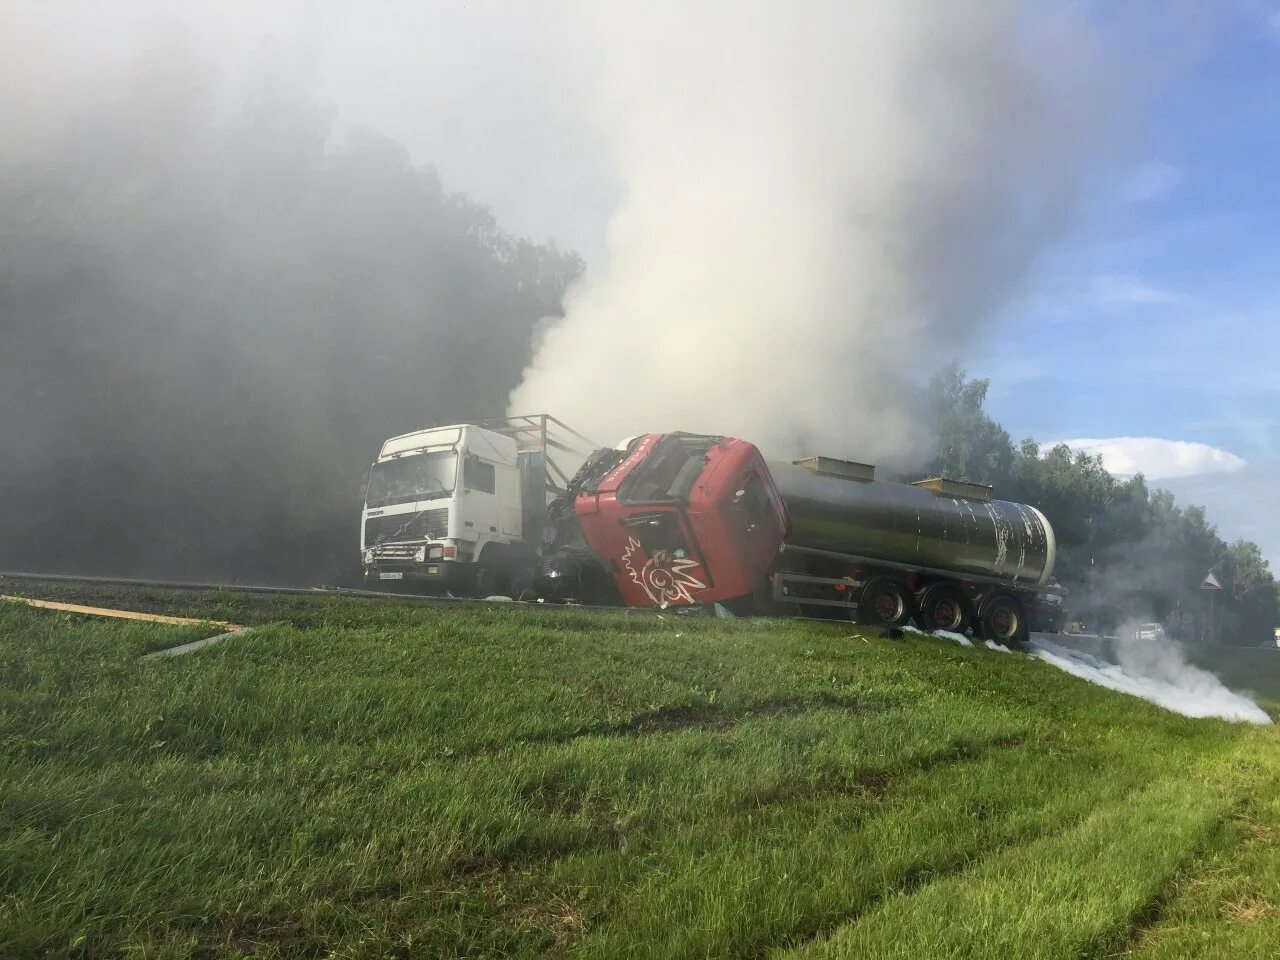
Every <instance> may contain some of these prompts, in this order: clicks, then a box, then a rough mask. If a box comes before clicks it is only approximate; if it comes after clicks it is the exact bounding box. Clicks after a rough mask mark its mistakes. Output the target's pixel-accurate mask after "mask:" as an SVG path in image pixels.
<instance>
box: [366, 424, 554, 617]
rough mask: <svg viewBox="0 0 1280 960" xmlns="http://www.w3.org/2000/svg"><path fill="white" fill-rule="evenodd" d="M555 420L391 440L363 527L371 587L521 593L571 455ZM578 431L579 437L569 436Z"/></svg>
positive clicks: (377, 466) (377, 465) (376, 469)
mask: <svg viewBox="0 0 1280 960" xmlns="http://www.w3.org/2000/svg"><path fill="white" fill-rule="evenodd" d="M548 424H550V425H552V427H553V428H555V427H560V428H563V430H566V431H567V430H568V428H565V427H563V425H562V424H560V423H559V421H556V420H555V419H554V418H552V417H547V416H545V415H539V416H537V417H516V418H511V419H508V420H495V421H485V422H482V423H474V424H473V423H462V424H453V425H451V426H444V427H431V428H428V429H425V430H416V431H414V432H413V433H406V434H403V435H401V436H398V437H392V438H391V439H390V440H387V441H386V442H385V443H384V444H383V445H382V449H381V450H380V451H379V453H378V458H377V460H375V461H374V463H373V466H372V467H370V469H369V482H368V485H367V487H366V492H365V502H364V509H363V512H362V517H361V523H360V551H361V561H362V566H363V568H364V578H365V582H366V583H367V584H368V585H369V586H371V587H375V588H376V587H379V586H388V585H391V584H394V583H396V582H400V583H405V584H406V585H412V586H416V587H418V588H425V589H427V590H428V591H429V592H448V593H452V594H455V595H480V596H486V595H489V594H504V595H514V594H516V593H518V592H519V590H518V587H519V585H520V584H521V583H522V582H523V580H524V579H525V577H526V575H531V572H532V570H533V569H534V568H535V567H536V564H537V561H538V556H539V552H540V548H541V541H542V516H543V513H544V511H545V508H546V504H547V494H548V492H549V491H550V492H554V491H556V490H557V489H559V488H558V486H557V485H556V484H555V483H554V482H552V480H551V478H552V476H553V474H554V475H556V476H559V475H561V473H562V471H561V470H560V468H559V467H557V465H556V464H555V463H554V462H553V461H552V460H551V459H550V458H549V457H548V456H547V452H548V449H549V448H551V447H556V448H561V449H567V448H565V447H564V446H563V445H562V444H558V443H557V442H556V441H555V440H554V437H553V438H551V439H549V438H548V433H547V431H548ZM569 432H570V433H572V431H569Z"/></svg>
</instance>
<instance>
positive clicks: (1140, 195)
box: [1120, 160, 1186, 203]
mask: <svg viewBox="0 0 1280 960" xmlns="http://www.w3.org/2000/svg"><path fill="white" fill-rule="evenodd" d="M1184 179H1186V175H1185V174H1184V173H1183V172H1182V168H1181V167H1176V166H1174V165H1173V164H1171V163H1165V162H1164V161H1162V160H1153V161H1151V162H1150V163H1144V164H1143V165H1142V166H1140V167H1138V169H1136V170H1134V171H1133V173H1131V174H1130V175H1129V177H1128V178H1127V179H1126V180H1125V181H1124V182H1123V183H1121V184H1120V199H1121V200H1123V201H1124V202H1125V203H1156V202H1158V201H1160V200H1164V199H1165V198H1166V197H1168V196H1169V194H1171V193H1173V191H1174V190H1176V189H1177V188H1178V186H1179V185H1180V184H1181V183H1182V181H1183V180H1184Z"/></svg>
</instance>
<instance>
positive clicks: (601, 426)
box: [511, 0, 1122, 465]
mask: <svg viewBox="0 0 1280 960" xmlns="http://www.w3.org/2000/svg"><path fill="white" fill-rule="evenodd" d="M1072 9H1073V6H1072V5H1066V4H1058V5H1054V4H1052V3H1047V4H1036V5H1032V7H1031V8H1030V9H1028V6H1027V5H1026V4H1022V3H1017V2H1013V0H990V2H985V3H981V4H939V3H935V2H929V0H899V2H896V3H892V4H886V3H879V2H876V0H826V2H809V3H804V2H801V3H793V4H778V3H774V2H772V0H745V2H737V3H733V4H727V3H712V2H705V0H694V2H687V0H682V2H679V3H677V2H674V0H658V2H653V3H648V4H640V5H636V4H627V5H625V6H623V5H616V4H590V5H589V6H588V7H587V9H586V11H585V12H586V14H587V16H589V17H590V18H591V20H592V23H593V24H594V27H595V31H594V35H595V37H596V38H597V40H598V43H599V47H600V49H599V50H598V51H596V52H597V53H598V55H599V56H598V59H599V63H600V64H601V67H600V69H601V71H602V74H603V76H602V79H601V83H600V85H599V88H598V89H597V90H595V91H593V94H594V96H595V98H596V99H595V100H594V101H593V110H594V114H593V116H594V117H595V119H596V121H597V122H598V124H599V125H600V127H601V129H602V131H603V133H604V135H605V137H606V139H607V140H608V142H609V143H610V145H611V148H612V153H613V157H614V161H615V165H616V170H617V175H618V178H619V181H620V183H621V185H622V191H623V195H622V199H621V202H620V205H619V207H618V208H617V210H616V213H615V215H614V217H613V219H612V221H611V224H610V227H609V233H608V254H609V260H608V263H607V265H605V267H604V269H603V271H597V272H596V273H595V274H594V276H593V277H592V278H591V279H590V280H588V281H585V282H583V283H581V284H580V285H579V286H578V287H577V288H575V289H574V290H573V291H572V292H571V295H570V297H569V299H568V302H567V316H566V317H565V318H564V319H563V321H561V322H558V323H555V324H553V325H551V326H550V328H549V329H548V330H547V331H546V333H545V335H544V337H543V339H542V342H541V344H540V349H538V351H537V352H536V354H535V358H534V360H533V362H532V363H531V365H530V367H529V368H528V369H527V370H526V372H525V378H524V381H523V383H522V384H521V385H520V386H519V387H518V388H517V389H516V390H515V391H514V392H513V394H512V397H511V409H512V410H513V411H514V412H527V411H530V410H543V409H545V410H548V411H551V412H553V413H555V414H557V415H558V416H562V417H564V418H566V419H568V420H571V421H572V422H573V423H574V425H575V426H580V427H582V428H583V429H584V430H585V432H587V433H588V435H591V436H595V437H598V438H601V439H612V438H615V437H618V436H623V435H627V434H634V433H637V432H645V431H662V430H669V429H677V428H678V429H688V430H695V431H706V432H715V433H726V434H737V435H740V436H744V437H747V438H749V439H751V440H753V441H755V442H757V443H759V444H760V445H762V446H764V447H765V448H766V449H768V450H770V451H772V452H775V453H777V454H785V453H790V452H795V451H797V449H798V448H800V447H802V446H803V447H807V448H809V449H808V450H807V452H817V451H816V449H814V448H815V447H817V446H819V445H821V448H822V452H829V453H832V454H835V455H839V454H841V453H843V454H848V455H856V456H857V457H858V458H859V459H863V460H869V461H873V462H879V463H890V464H895V463H896V464H902V465H905V464H909V463H911V462H912V461H914V460H916V459H918V458H919V457H921V456H922V455H924V454H926V453H927V452H928V451H927V450H926V449H924V448H925V446H926V445H927V438H928V437H929V435H930V433H931V431H930V430H929V429H928V428H927V427H926V425H925V424H923V423H922V422H920V414H919V412H918V410H917V404H916V402H915V401H914V400H913V399H912V398H913V397H914V396H915V394H916V391H915V389H914V384H915V383H917V382H918V381H919V380H921V379H922V378H924V377H927V376H928V375H929V374H930V373H931V372H932V371H933V370H935V369H937V368H938V367H939V366H941V365H942V364H943V363H945V362H946V361H947V360H949V359H950V358H951V357H952V356H954V355H955V354H956V353H957V351H958V350H959V348H960V347H961V345H962V344H964V343H965V342H967V341H972V340H973V339H974V337H975V335H976V334H978V333H979V332H980V331H981V329H982V328H983V327H984V326H985V325H986V324H987V323H989V322H990V321H991V320H992V319H993V318H994V317H995V316H996V315H997V314H998V312H999V310H1000V309H1001V307H1002V306H1004V305H1005V304H1006V303H1007V302H1008V301H1009V299H1010V298H1011V296H1013V295H1015V294H1016V293H1017V292H1018V291H1019V287H1020V283H1021V281H1022V280H1023V279H1024V278H1025V276H1026V274H1027V270H1028V268H1029V266H1030V265H1031V263H1032V261H1033V259H1034V258H1035V256H1036V255H1037V254H1038V253H1039V252H1041V251H1042V250H1043V249H1044V248H1045V245H1046V244H1047V243H1048V242H1049V241H1051V240H1052V239H1053V238H1054V236H1055V235H1056V234H1057V233H1058V231H1059V230H1060V228H1061V226H1062V225H1063V223H1064V221H1065V219H1066V217H1067V215H1068V214H1069V212H1070V210H1071V207H1072V204H1073V200H1074V197H1075V193H1076V188H1077V186H1078V185H1079V182H1080V179H1081V175H1082V171H1083V168H1084V164H1085V161H1086V160H1087V159H1088V158H1089V157H1091V156H1094V155H1095V154H1096V152H1097V149H1098V146H1099V142H1098V141H1099V138H1100V136H1101V134H1102V132H1103V131H1104V130H1106V129H1107V128H1108V122H1109V121H1110V120H1111V119H1112V116H1111V113H1112V111H1114V110H1115V109H1116V108H1117V105H1118V103H1119V101H1120V100H1121V99H1122V98H1121V97H1119V96H1118V95H1117V90H1116V85H1115V84H1113V83H1111V82H1110V81H1109V80H1108V71H1107V70H1106V69H1104V68H1103V64H1102V62H1101V59H1100V58H1099V56H1098V53H1097V51H1098V45H1097V43H1096V37H1095V36H1094V35H1093V33H1092V31H1091V29H1090V28H1089V27H1088V26H1087V25H1086V24H1085V23H1084V22H1083V21H1081V20H1080V19H1078V18H1077V17H1076V16H1074V15H1073V14H1072V12H1071V11H1072Z"/></svg>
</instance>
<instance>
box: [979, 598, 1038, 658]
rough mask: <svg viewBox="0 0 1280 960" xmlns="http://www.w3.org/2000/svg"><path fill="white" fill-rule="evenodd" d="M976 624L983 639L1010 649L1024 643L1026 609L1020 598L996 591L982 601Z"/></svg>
mask: <svg viewBox="0 0 1280 960" xmlns="http://www.w3.org/2000/svg"><path fill="white" fill-rule="evenodd" d="M978 626H979V629H980V631H981V633H982V638H983V639H984V640H990V641H992V642H994V643H999V644H1003V645H1004V646H1006V647H1008V648H1009V649H1010V650H1013V649H1018V648H1021V647H1023V646H1025V645H1026V642H1027V636H1028V633H1029V630H1028V627H1027V611H1026V609H1025V608H1024V607H1023V606H1022V601H1021V600H1019V599H1018V598H1017V597H1013V596H1010V595H1009V594H1007V593H998V594H996V595H995V596H994V597H990V598H989V599H988V600H987V601H986V602H985V603H983V605H982V612H981V613H980V614H979V615H978Z"/></svg>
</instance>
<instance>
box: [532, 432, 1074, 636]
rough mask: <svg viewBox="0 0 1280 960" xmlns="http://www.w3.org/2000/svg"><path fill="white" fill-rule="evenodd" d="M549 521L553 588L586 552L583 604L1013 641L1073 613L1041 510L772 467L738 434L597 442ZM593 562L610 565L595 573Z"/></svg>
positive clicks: (818, 462)
mask: <svg viewBox="0 0 1280 960" xmlns="http://www.w3.org/2000/svg"><path fill="white" fill-rule="evenodd" d="M548 519H549V521H550V522H551V523H552V524H553V525H554V527H555V529H556V531H557V533H556V536H555V538H554V542H553V544H552V546H551V548H550V549H549V550H548V551H547V553H546V562H545V563H544V568H543V574H544V576H543V583H544V584H547V583H555V581H556V579H557V577H561V578H563V577H564V574H565V573H566V571H567V568H566V566H565V564H564V562H563V561H564V560H565V558H566V557H572V558H575V563H576V564H577V566H576V567H575V571H574V577H573V578H569V579H572V582H573V586H572V587H569V588H566V589H562V591H561V592H562V593H563V594H564V595H566V596H568V595H574V594H575V593H576V594H578V596H577V597H576V598H578V599H586V600H588V601H591V600H599V601H601V602H618V601H621V602H622V603H625V604H626V605H628V606H637V607H644V606H657V607H668V606H674V605H695V604H703V605H706V604H711V603H720V604H723V605H724V606H725V607H727V608H728V609H730V610H732V611H733V612H735V613H747V612H766V611H779V610H781V611H784V612H797V613H802V614H809V615H814V614H817V615H821V616H827V617H848V616H854V617H856V618H857V619H858V620H859V621H861V622H863V623H871V624H879V625H882V626H890V627H900V626H904V625H906V624H908V623H909V622H912V621H915V622H916V623H917V624H918V625H919V626H921V627H922V628H924V629H928V630H937V629H943V630H951V631H956V632H962V631H965V630H967V629H973V630H974V631H975V632H976V633H978V634H979V635H981V636H983V637H985V638H987V639H991V640H994V641H997V642H1000V643H1004V644H1011V643H1019V642H1021V641H1023V640H1025V638H1026V636H1027V634H1028V632H1029V630H1031V629H1048V630H1056V629H1057V624H1058V623H1059V622H1060V620H1061V615H1062V613H1061V611H1062V607H1061V590H1060V588H1057V587H1056V585H1054V584H1053V583H1052V579H1051V578H1052V572H1053V563H1054V554H1055V543H1054V536H1053V528H1052V527H1051V526H1050V524H1049V521H1048V520H1047V519H1046V518H1045V517H1044V515H1043V514H1041V513H1040V512H1039V511H1038V510H1036V509H1035V508H1034V507H1030V506H1027V505H1025V504H1017V503H1012V502H1009V501H1001V500H995V499H993V498H992V496H991V491H990V488H988V487H982V486H979V485H976V484H969V483H960V482H956V481H950V480H943V479H932V480H924V481H920V482H918V483H915V484H907V483H894V482H884V481H878V480H876V479H875V478H874V468H873V467H870V466H868V465H865V464H859V463H853V462H849V461H842V460H835V459H831V458H827V457H813V458H809V459H807V460H799V461H795V462H794V463H777V462H767V461H766V460H765V459H764V457H763V456H762V455H761V453H760V451H759V450H758V449H757V448H756V447H755V446H754V445H753V444H751V443H749V442H747V441H745V440H740V439H736V438H733V437H723V436H708V435H700V434H688V433H669V434H647V435H644V436H641V437H637V438H635V439H633V440H631V441H630V442H628V443H627V444H626V445H625V448H624V449H622V450H600V451H597V452H596V453H595V454H593V456H592V458H591V459H589V460H588V462H587V463H586V464H585V465H584V466H583V468H582V470H581V471H579V474H578V476H577V477H575V478H574V481H573V482H572V483H571V484H570V488H569V492H568V494H567V496H566V498H565V499H564V500H563V502H561V503H560V504H558V505H556V504H553V506H552V508H551V509H550V510H549V513H548ZM557 548H558V549H557ZM584 558H591V561H594V562H596V563H598V564H599V565H600V567H601V568H602V569H598V571H597V573H596V575H595V577H594V579H593V578H592V577H591V576H590V575H584V574H583V572H582V569H581V563H580V561H582V560H583V559H584ZM588 562H590V561H588ZM569 579H561V581H560V582H561V583H562V584H567V583H568V582H569ZM592 582H594V584H595V590H596V595H592V591H591V588H590V587H589V586H588V585H589V584H590V583H592Z"/></svg>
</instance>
